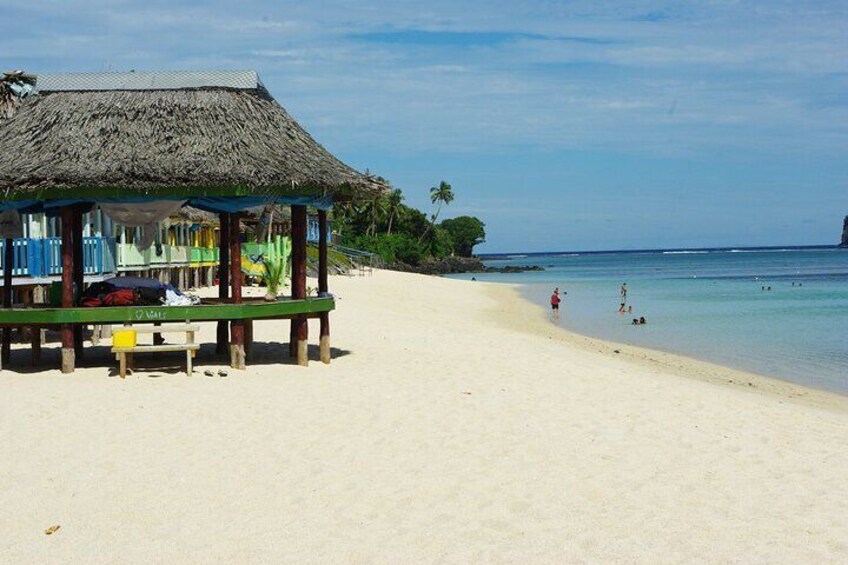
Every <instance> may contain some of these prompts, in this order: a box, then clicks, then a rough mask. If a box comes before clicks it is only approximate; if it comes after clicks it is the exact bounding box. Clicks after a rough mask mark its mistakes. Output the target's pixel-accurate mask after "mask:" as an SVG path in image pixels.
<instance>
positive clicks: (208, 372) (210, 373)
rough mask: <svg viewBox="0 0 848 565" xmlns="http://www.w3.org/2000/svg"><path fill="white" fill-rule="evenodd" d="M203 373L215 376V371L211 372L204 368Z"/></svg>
mask: <svg viewBox="0 0 848 565" xmlns="http://www.w3.org/2000/svg"><path fill="white" fill-rule="evenodd" d="M203 374H204V375H206V376H207V377H214V376H215V373H213V372H212V371H210V370H209V369H206V370H205V371H203Z"/></svg>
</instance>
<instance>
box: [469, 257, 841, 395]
mask: <svg viewBox="0 0 848 565" xmlns="http://www.w3.org/2000/svg"><path fill="white" fill-rule="evenodd" d="M486 264H487V265H491V266H504V265H540V266H542V267H544V268H545V271H542V272H525V273H516V274H500V273H486V274H476V275H473V276H475V277H476V278H477V279H478V280H489V281H497V282H508V283H517V284H521V285H523V292H524V293H525V295H526V296H527V297H528V298H529V299H530V300H532V301H533V302H537V303H539V304H544V305H546V306H547V305H548V304H549V302H548V300H549V297H550V294H551V292H552V291H553V288H554V287H556V286H558V287H559V288H560V290H564V291H566V292H567V293H568V294H567V295H566V296H565V300H564V302H563V305H562V306H561V308H562V310H561V313H562V316H561V320H560V321H559V322H558V323H559V324H560V325H562V326H563V327H564V328H566V329H568V330H571V331H575V332H577V333H580V334H583V335H588V336H593V337H598V338H602V339H607V340H612V341H616V342H620V343H627V344H632V345H637V346H644V347H650V348H652V349H658V350H662V351H669V352H673V353H681V354H684V355H687V356H690V357H694V358H697V359H702V360H705V361H711V362H714V363H719V364H722V365H726V366H729V367H734V368H738V369H743V370H748V371H752V372H756V373H760V374H764V375H769V376H773V377H777V378H781V379H784V380H788V381H792V382H797V383H800V384H805V385H810V386H814V387H816V388H820V389H825V390H831V391H835V392H840V393H842V394H848V250H841V249H835V248H817V249H769V250H763V249H758V250H744V249H737V250H700V251H695V252H691V251H650V252H618V253H615V252H611V253H592V254H580V253H559V254H548V255H526V256H515V257H512V258H504V259H494V260H487V261H486ZM471 276H472V275H458V276H457V277H460V278H466V279H468V278H471ZM622 282H627V286H628V289H629V291H628V299H627V304H628V306H631V305H632V306H633V314H624V315H622V314H619V313H618V312H617V310H618V307H619V303H620V298H619V289H620V287H621V283H622ZM763 287H765V288H768V287H771V289H772V290H770V291H769V290H763ZM640 316H644V317H645V318H646V320H647V322H648V323H647V324H646V325H644V326H634V325H632V323H631V321H632V318H634V317H640Z"/></svg>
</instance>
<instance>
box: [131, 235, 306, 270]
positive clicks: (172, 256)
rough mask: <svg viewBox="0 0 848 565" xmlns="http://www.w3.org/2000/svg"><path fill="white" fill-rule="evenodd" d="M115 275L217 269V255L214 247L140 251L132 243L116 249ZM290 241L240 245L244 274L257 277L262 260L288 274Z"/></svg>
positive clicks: (156, 247) (164, 247) (278, 239)
mask: <svg viewBox="0 0 848 565" xmlns="http://www.w3.org/2000/svg"><path fill="white" fill-rule="evenodd" d="M116 255H117V257H116V263H117V268H118V270H119V271H140V270H144V269H149V268H164V267H181V266H191V267H200V266H210V265H217V264H218V261H220V256H221V252H220V249H218V248H217V247H213V248H209V247H188V246H185V245H165V244H163V245H151V246H150V247H149V248H148V249H144V250H141V249H139V248H138V247H136V246H135V244H132V243H119V244H117V246H116ZM290 256H291V239H289V238H288V237H280V236H277V237H276V238H275V239H274V241H272V242H269V243H256V242H248V243H242V267H243V270H244V272H245V273H246V274H248V275H251V276H256V277H261V276H262V275H263V274H264V272H265V270H264V266H263V262H264V261H265V260H271V261H278V260H279V261H282V262H283V267H284V272H285V273H288V270H289V257H290Z"/></svg>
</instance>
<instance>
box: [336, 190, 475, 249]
mask: <svg viewBox="0 0 848 565" xmlns="http://www.w3.org/2000/svg"><path fill="white" fill-rule="evenodd" d="M454 198H455V195H454V192H453V187H451V185H450V184H449V183H447V182H445V181H442V182H441V183H439V185H438V186H433V187H431V188H430V202H431V203H432V204H433V206H434V207H435V210H434V211H433V212H432V213H431V214H430V215H429V217H428V216H427V214H425V213H424V212H422V211H421V210H418V209H416V208H413V207H411V206H407V205H406V204H404V195H403V192H402V191H401V190H400V189H399V188H394V189H391V190H390V191H388V192H385V193H382V194H379V195H377V196H375V197H373V198H370V199H368V200H360V201H357V202H347V203H343V204H337V205H336V207H335V210H334V213H333V229H334V231H335V232H336V235H335V237H336V240H337V241H338V242H339V243H340V244H341V245H346V246H348V247H354V248H357V249H362V250H365V251H370V252H372V253H376V254H378V255H380V257H381V258H382V259H383V261H385V262H386V263H388V264H390V265H392V264H398V263H400V264H405V265H410V266H418V265H420V264H421V263H422V262H426V261H429V260H439V259H443V258H444V257H448V256H451V255H457V256H460V257H470V256H471V254H472V252H473V250H474V246H475V245H477V244H479V243H483V242H484V241H485V240H486V231H485V229H484V228H485V224H484V223H483V222H481V221H480V220H479V219H478V218H475V217H473V216H459V217H457V218H451V219H447V220H442V221H441V222H439V221H438V220H439V214H440V213H441V211H442V207H443V206H448V205H450V203H451V202H453V200H454Z"/></svg>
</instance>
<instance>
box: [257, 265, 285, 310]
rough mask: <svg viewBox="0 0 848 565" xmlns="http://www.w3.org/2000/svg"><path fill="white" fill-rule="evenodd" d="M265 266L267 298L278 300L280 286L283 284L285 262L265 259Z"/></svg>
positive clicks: (271, 300)
mask: <svg viewBox="0 0 848 565" xmlns="http://www.w3.org/2000/svg"><path fill="white" fill-rule="evenodd" d="M262 264H263V265H264V266H265V286H266V287H268V290H267V291H266V292H265V300H267V301H268V302H274V301H276V300H277V294H279V291H280V287H281V286H282V285H283V277H284V276H285V273H284V272H283V262H282V261H270V260H267V259H266V260H265V261H263V263H262Z"/></svg>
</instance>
